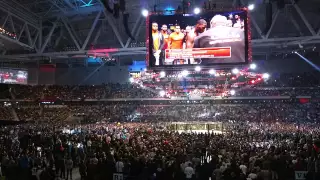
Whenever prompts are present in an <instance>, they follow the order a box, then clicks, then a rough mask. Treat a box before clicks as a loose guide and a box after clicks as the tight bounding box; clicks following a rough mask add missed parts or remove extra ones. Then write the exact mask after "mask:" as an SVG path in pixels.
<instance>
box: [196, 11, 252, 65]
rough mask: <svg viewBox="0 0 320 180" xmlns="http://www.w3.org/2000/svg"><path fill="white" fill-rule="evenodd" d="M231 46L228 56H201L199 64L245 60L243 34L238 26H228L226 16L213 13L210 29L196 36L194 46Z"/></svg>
mask: <svg viewBox="0 0 320 180" xmlns="http://www.w3.org/2000/svg"><path fill="white" fill-rule="evenodd" d="M212 47H231V57H230V58H207V59H205V58H202V63H201V64H213V63H239V62H245V57H246V56H245V35H244V31H243V30H241V29H239V28H233V27H230V25H229V22H228V19H227V17H225V16H222V15H215V16H214V17H213V18H212V19H211V21H210V29H208V30H207V31H205V32H204V33H202V34H200V35H199V36H197V37H196V38H195V40H194V48H212Z"/></svg>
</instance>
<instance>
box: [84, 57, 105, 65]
mask: <svg viewBox="0 0 320 180" xmlns="http://www.w3.org/2000/svg"><path fill="white" fill-rule="evenodd" d="M87 62H88V63H93V64H95V63H99V64H100V63H102V59H101V58H99V57H97V58H95V57H88V58H87Z"/></svg>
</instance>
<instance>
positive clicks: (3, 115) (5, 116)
mask: <svg viewBox="0 0 320 180" xmlns="http://www.w3.org/2000/svg"><path fill="white" fill-rule="evenodd" d="M0 120H13V116H12V112H11V108H9V107H5V106H2V105H0Z"/></svg>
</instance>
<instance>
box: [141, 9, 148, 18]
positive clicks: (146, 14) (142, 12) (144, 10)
mask: <svg viewBox="0 0 320 180" xmlns="http://www.w3.org/2000/svg"><path fill="white" fill-rule="evenodd" d="M141 14H142V16H144V17H147V16H148V15H149V11H148V10H146V9H143V10H142V11H141Z"/></svg>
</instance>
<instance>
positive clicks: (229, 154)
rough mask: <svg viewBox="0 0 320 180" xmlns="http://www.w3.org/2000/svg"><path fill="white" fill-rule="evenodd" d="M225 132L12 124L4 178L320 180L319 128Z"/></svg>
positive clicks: (263, 126)
mask: <svg viewBox="0 0 320 180" xmlns="http://www.w3.org/2000/svg"><path fill="white" fill-rule="evenodd" d="M226 125H227V124H226ZM229 125H230V124H229ZM306 127H308V129H307V130H305V129H304V128H306ZM226 129H228V130H227V131H226V132H224V133H222V134H219V135H217V134H194V133H177V132H172V131H168V130H167V129H166V127H165V126H160V125H157V124H156V123H132V122H130V123H125V122H117V123H99V124H97V123H94V124H87V125H84V124H82V125H81V126H79V125H67V124H66V123H42V124H41V123H38V124H23V125H18V126H7V127H6V128H2V129H1V130H0V131H1V133H0V136H1V142H0V144H1V146H0V147H1V149H2V151H1V157H2V163H1V169H2V172H1V173H2V174H1V175H2V176H6V178H7V179H9V180H10V179H21V178H23V179H27V180H28V179H33V178H34V179H36V178H38V179H40V180H51V179H56V177H60V178H63V179H72V175H73V176H74V175H75V173H72V170H73V169H75V168H77V169H78V170H79V175H80V176H81V177H82V179H90V180H91V179H95V180H100V179H101V180H102V179H112V178H113V174H114V173H118V174H123V175H124V176H125V179H136V180H149V179H159V180H165V179H172V180H180V179H181V180H186V179H187V180H191V179H193V180H208V179H209V178H211V179H215V180H219V179H220V180H246V179H252V180H253V179H256V180H293V179H294V178H295V171H306V178H307V180H309V179H310V180H315V179H319V177H320V176H319V172H318V171H317V168H319V165H320V163H319V160H318V156H319V149H318V148H319V143H318V141H316V140H317V139H318V138H319V133H320V131H319V126H317V125H313V126H305V125H303V124H301V125H300V126H299V127H296V126H294V124H288V123H283V122H279V123H277V124H268V123H259V122H254V123H250V122H245V123H240V122H233V123H232V125H231V126H230V127H228V128H226ZM18 172H19V173H18ZM70 176H71V177H70Z"/></svg>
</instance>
